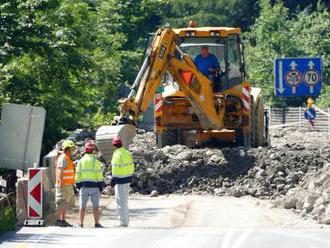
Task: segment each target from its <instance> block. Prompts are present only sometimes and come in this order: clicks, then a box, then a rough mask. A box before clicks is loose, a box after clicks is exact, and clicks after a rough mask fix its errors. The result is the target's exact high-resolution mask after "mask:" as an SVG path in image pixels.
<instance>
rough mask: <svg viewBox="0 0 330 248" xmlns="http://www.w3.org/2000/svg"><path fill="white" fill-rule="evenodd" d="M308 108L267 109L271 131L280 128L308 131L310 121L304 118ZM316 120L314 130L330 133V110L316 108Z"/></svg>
mask: <svg viewBox="0 0 330 248" xmlns="http://www.w3.org/2000/svg"><path fill="white" fill-rule="evenodd" d="M305 109H306V108H303V107H289V108H273V107H267V108H266V110H267V111H268V116H269V127H270V128H271V129H274V128H279V127H296V128H297V129H299V130H302V131H304V130H308V129H309V127H308V121H307V120H306V119H305V117H304V112H305ZM315 111H316V119H315V120H314V125H315V127H314V128H313V130H316V131H322V132H330V108H327V109H321V108H318V107H315Z"/></svg>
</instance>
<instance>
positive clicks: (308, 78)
mask: <svg viewBox="0 0 330 248" xmlns="http://www.w3.org/2000/svg"><path fill="white" fill-rule="evenodd" d="M319 80H320V75H319V74H318V72H317V71H315V70H308V71H306V72H305V74H304V81H305V82H306V83H307V84H308V85H310V86H314V85H315V84H317V83H318V81H319Z"/></svg>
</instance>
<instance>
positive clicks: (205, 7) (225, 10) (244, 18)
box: [164, 0, 258, 30]
mask: <svg viewBox="0 0 330 248" xmlns="http://www.w3.org/2000/svg"><path fill="white" fill-rule="evenodd" d="M164 12H165V17H166V18H165V20H164V22H165V23H166V22H168V23H170V24H171V25H172V26H173V27H186V26H188V23H189V21H190V20H194V21H195V24H196V25H197V26H238V27H242V28H243V29H244V30H245V29H247V28H248V27H249V25H251V24H252V23H253V21H254V18H255V17H256V16H257V15H258V4H257V3H256V1H252V0H245V1H241V0H223V1H217V0H207V1H198V0H181V1H175V0H169V1H167V5H166V7H165V11H164ZM247 13H248V14H247Z"/></svg>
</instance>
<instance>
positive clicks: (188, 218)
mask: <svg viewBox="0 0 330 248" xmlns="http://www.w3.org/2000/svg"><path fill="white" fill-rule="evenodd" d="M130 207H131V223H130V226H129V227H128V228H121V227H115V226H116V225H117V224H118V223H117V221H116V213H115V205H114V202H113V201H109V204H108V205H107V206H105V207H104V208H103V211H102V221H101V222H102V224H103V225H104V226H106V228H104V229H95V228H91V224H90V223H88V224H87V227H86V228H83V229H76V228H60V227H44V228H31V227H30V228H28V227H24V228H21V229H20V230H19V231H17V232H12V233H8V234H6V235H4V236H2V237H1V238H0V240H1V241H0V242H2V243H1V247H33V248H37V247H63V248H64V247H79V248H81V247H95V248H96V247H111V248H115V247H118V248H119V247H120V248H126V247H129V248H132V247H134V248H138V247H143V248H148V247H150V248H151V247H152V248H156V247H157V248H158V247H159V248H162V247H180V248H185V247H189V248H192V247H203V248H205V247H207V248H212V247H216V248H243V247H244V248H258V247H260V248H267V247H268V248H286V247H288V248H294V247H299V248H318V247H320V248H329V247H330V228H329V227H327V226H323V225H318V224H315V223H313V222H311V221H308V220H303V219H302V218H301V217H299V216H297V215H295V214H293V213H292V212H291V211H289V210H284V209H276V208H272V205H271V204H270V202H268V201H260V200H257V199H253V198H250V197H243V198H231V197H216V198H214V197H210V196H176V195H171V196H168V197H166V196H161V197H158V198H150V197H133V198H132V199H131V200H130ZM71 220H73V218H71Z"/></svg>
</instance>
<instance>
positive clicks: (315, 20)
mask: <svg viewBox="0 0 330 248" xmlns="http://www.w3.org/2000/svg"><path fill="white" fill-rule="evenodd" d="M329 17H330V13H329V11H328V10H327V9H326V8H325V7H324V6H323V5H322V4H319V5H318V6H317V9H316V11H311V10H310V9H305V10H304V11H303V12H299V13H298V14H297V15H295V16H293V17H291V16H290V14H289V10H288V9H287V8H286V7H284V6H283V4H281V3H277V4H275V5H274V6H271V4H270V1H269V0H262V1H261V14H260V17H259V18H257V20H256V22H255V24H254V25H253V26H252V27H251V31H250V32H247V33H245V34H244V40H245V44H246V50H245V51H246V64H247V70H248V75H249V80H250V81H251V82H252V83H253V84H255V85H257V86H259V87H261V88H262V89H263V94H264V95H265V97H266V99H267V100H268V102H269V103H270V104H279V99H277V98H275V97H274V88H273V84H274V77H273V63H274V59H275V58H280V57H301V56H302V57H304V56H311V57H319V56H321V57H322V58H323V61H324V64H323V65H324V66H323V79H325V80H324V81H326V78H328V77H329V73H330V67H329V52H330V51H329V49H330V36H329V31H330V18H329ZM251 41H252V42H251ZM328 92H329V89H328V86H325V87H324V89H323V91H322V95H321V98H320V101H319V102H318V103H322V104H325V102H327V100H324V99H326V98H329V96H328ZM305 100H306V99H304V98H286V99H285V102H286V104H290V105H292V104H293V105H301V104H302V103H303V102H305ZM328 102H329V101H328Z"/></svg>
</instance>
